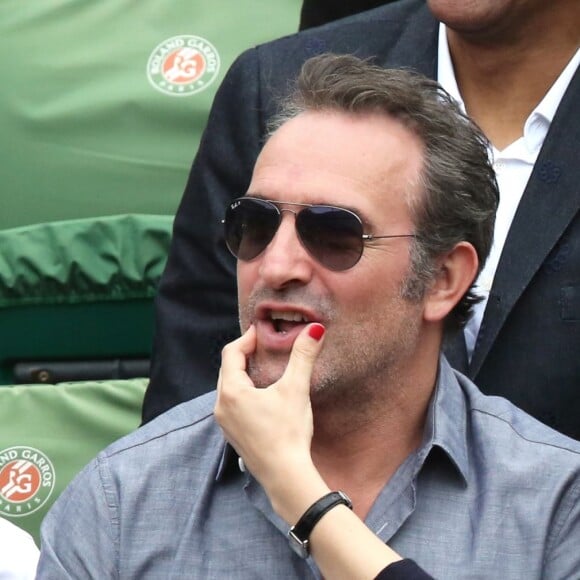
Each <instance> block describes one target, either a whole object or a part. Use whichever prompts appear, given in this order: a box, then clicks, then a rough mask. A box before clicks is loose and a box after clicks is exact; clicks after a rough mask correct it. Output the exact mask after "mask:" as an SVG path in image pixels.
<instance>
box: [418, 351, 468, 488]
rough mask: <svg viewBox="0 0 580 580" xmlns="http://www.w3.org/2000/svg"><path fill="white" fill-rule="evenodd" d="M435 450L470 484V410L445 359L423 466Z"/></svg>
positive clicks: (428, 427) (420, 462)
mask: <svg viewBox="0 0 580 580" xmlns="http://www.w3.org/2000/svg"><path fill="white" fill-rule="evenodd" d="M434 447H438V448H439V449H441V450H442V451H443V452H444V453H445V455H446V456H447V457H448V459H449V460H450V461H451V463H452V464H453V465H454V466H455V468H456V469H457V471H458V473H459V474H460V475H461V477H462V478H463V480H464V482H465V483H467V477H468V474H469V454H468V450H467V408H466V403H465V397H464V395H463V391H462V389H461V387H460V385H459V383H458V381H457V378H456V377H455V372H454V371H453V369H452V368H451V366H450V364H449V363H448V362H447V359H446V358H445V357H444V356H441V357H440V359H439V371H438V376H437V384H436V386H435V392H434V394H433V397H432V399H431V404H430V405H429V410H428V412H427V420H426V421H425V431H424V433H423V443H422V445H421V447H420V448H419V451H418V452H417V459H418V465H419V466H422V465H423V463H424V462H425V460H426V459H427V457H428V456H429V454H430V453H431V451H432V450H433V448H434Z"/></svg>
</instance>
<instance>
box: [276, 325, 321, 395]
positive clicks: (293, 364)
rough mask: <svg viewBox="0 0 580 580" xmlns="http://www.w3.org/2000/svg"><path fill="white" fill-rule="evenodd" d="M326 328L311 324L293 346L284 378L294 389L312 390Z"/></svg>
mask: <svg viewBox="0 0 580 580" xmlns="http://www.w3.org/2000/svg"><path fill="white" fill-rule="evenodd" d="M324 332H325V328H324V326H323V325H322V324H319V323H314V324H309V325H308V326H307V327H306V328H305V329H304V330H303V331H302V332H301V333H300V334H299V335H298V337H297V338H296V340H295V341H294V344H293V345H292V352H291V353H290V360H289V361H288V366H287V367H286V370H285V371H284V375H283V377H282V379H283V381H284V382H285V383H286V382H288V383H290V384H292V386H293V389H296V387H303V388H304V389H305V390H308V391H309V390H310V379H311V377H312V371H313V369H314V364H315V363H316V359H317V358H318V355H319V354H320V351H321V350H322V343H323V342H324Z"/></svg>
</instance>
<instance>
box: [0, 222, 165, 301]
mask: <svg viewBox="0 0 580 580" xmlns="http://www.w3.org/2000/svg"><path fill="white" fill-rule="evenodd" d="M171 224H172V218H171V217H169V216H149V215H146V216H143V215H125V216H113V217H102V218H91V219H83V220H72V221H62V222H55V223H46V224H39V225H33V226H25V227H21V228H15V229H10V230H4V231H0V248H2V252H1V253H0V308H6V307H13V306H24V305H34V304H45V305H46V304H76V303H84V302H94V301H103V300H126V299H136V298H151V297H152V296H154V294H155V289H156V285H157V282H158V280H159V277H160V276H161V273H162V272H163V268H164V266H165V261H166V257H167V252H168V248H169V242H170V238H171Z"/></svg>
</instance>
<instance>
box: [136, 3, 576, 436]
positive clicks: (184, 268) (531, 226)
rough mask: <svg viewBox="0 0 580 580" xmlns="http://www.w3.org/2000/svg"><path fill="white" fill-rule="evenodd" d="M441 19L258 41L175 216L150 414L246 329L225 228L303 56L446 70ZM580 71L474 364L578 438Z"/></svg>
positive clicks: (222, 105)
mask: <svg viewBox="0 0 580 580" xmlns="http://www.w3.org/2000/svg"><path fill="white" fill-rule="evenodd" d="M437 34H438V24H437V22H436V21H435V20H434V18H433V17H432V15H431V14H430V12H429V11H428V9H427V7H426V5H425V4H424V2H422V1H421V0H401V1H400V2H395V3H393V4H388V5H386V6H382V7H379V8H376V9H374V10H370V11H368V12H364V13H361V14H358V15H355V16H352V17H349V18H346V19H343V20H340V21H337V22H333V23H330V24H328V25H325V26H323V27H320V28H314V29H310V30H306V31H303V32H301V33H299V34H294V35H292V36H288V37H286V38H283V39H280V40H277V41H274V42H271V43H268V44H265V45H262V46H259V47H257V48H254V49H252V50H249V51H247V52H245V53H244V54H242V55H241V56H240V57H239V59H238V60H237V61H236V62H235V63H234V65H233V66H232V67H231V69H230V71H229V73H228V75H227V77H226V78H225V80H224V82H223V84H222V86H221V88H220V90H219V92H218V94H217V96H216V99H215V102H214V105H213V108H212V111H211V114H210V118H209V122H208V125H207V129H206V131H205V134H204V137H203V140H202V143H201V146H200V149H199V152H198V154H197V157H196V159H195V161H194V164H193V167H192V170H191V174H190V177H189V182H188V184H187V188H186V191H185V194H184V197H183V200H182V202H181V205H180V207H179V210H178V213H177V217H176V220H175V229H174V239H173V244H172V247H171V252H170V257H169V261H168V265H167V269H166V272H165V274H164V276H163V279H162V282H161V286H160V291H159V296H158V299H157V328H156V338H155V347H154V358H153V365H152V380H151V385H150V387H149V390H148V392H147V395H146V398H145V406H144V419H145V420H149V419H151V418H152V417H153V416H155V415H156V414H158V413H160V412H162V411H163V410H165V409H167V408H169V407H171V406H172V405H174V404H176V403H178V402H180V401H183V400H186V399H188V398H191V397H194V396H196V395H198V394H200V393H202V392H204V391H207V390H209V389H213V388H214V386H215V380H216V376H217V369H218V368H219V361H220V351H221V348H222V346H223V344H224V343H225V342H227V341H229V340H230V339H232V338H233V337H235V336H237V335H238V332H239V331H238V327H237V316H236V313H237V307H236V291H235V263H234V260H233V258H232V257H231V256H230V255H229V253H228V252H227V250H226V248H225V246H224V243H223V238H222V230H221V225H220V219H221V217H222V216H223V212H224V208H225V206H226V204H227V203H228V202H229V201H230V200H231V199H232V198H234V197H236V196H239V195H243V194H244V193H245V191H246V188H247V186H248V184H249V182H250V177H251V172H252V168H253V165H254V161H255V159H256V157H257V155H258V152H259V151H260V147H261V145H262V140H263V135H264V130H265V123H266V120H267V119H268V117H270V115H271V114H272V113H273V112H274V111H275V107H276V97H279V96H281V95H284V94H285V93H286V92H287V90H288V85H289V80H288V79H293V78H294V77H295V76H296V74H297V73H298V70H299V68H300V66H301V64H302V63H303V61H304V60H305V59H307V58H308V57H310V56H313V55H314V54H317V53H321V52H326V51H332V52H337V53H354V54H356V55H358V56H361V57H372V58H373V59H375V60H376V62H378V63H379V64H381V65H383V66H385V67H411V68H414V69H416V70H418V71H420V72H422V73H424V74H426V75H427V76H430V77H433V78H434V77H435V76H436V61H437ZM579 144H580V73H577V74H576V75H575V77H574V79H573V80H572V83H571V85H570V87H569V88H568V91H567V93H566V94H565V96H564V99H563V100H562V102H561V104H560V107H559V109H558V112H557V115H556V118H555V119H554V121H553V123H552V126H551V128H550V131H549V134H548V136H547V138H546V141H545V143H544V146H543V148H542V151H541V153H540V156H539V158H538V160H537V163H536V166H535V168H534V171H533V173H532V176H531V178H530V181H529V183H528V185H527V188H526V191H525V193H524V196H523V198H522V200H521V203H520V206H519V208H518V211H517V213H516V216H515V218H514V221H513V225H512V227H511V230H510V233H509V235H508V238H507V241H506V245H505V248H504V251H503V254H502V256H501V260H500V263H499V266H498V270H497V274H496V277H495V281H494V285H493V288H492V290H491V294H490V297H489V302H488V305H487V309H486V312H485V315H484V318H483V323H482V325H481V330H480V333H479V339H478V342H477V345H476V348H475V351H474V354H473V359H472V362H471V365H470V366H469V367H467V366H466V360H465V357H462V350H463V351H464V344H463V341H462V340H461V341H459V343H456V344H454V345H451V347H450V348H449V349H448V352H449V357H450V359H451V360H452V362H453V363H454V364H455V365H456V366H457V367H458V368H460V369H462V370H464V372H465V373H466V374H467V375H468V376H470V377H471V378H472V379H474V381H475V382H476V383H477V384H478V385H479V387H480V388H481V389H482V390H483V391H484V392H486V393H490V394H498V395H503V396H505V397H507V398H509V399H511V400H512V401H513V402H514V403H516V404H517V405H519V406H520V407H522V408H523V409H525V410H526V411H528V412H529V413H531V414H532V415H535V416H536V417H538V418H539V419H540V420H541V421H543V422H545V423H547V424H549V425H551V426H553V427H555V428H556V429H559V430H560V431H563V432H564V433H567V434H568V435H571V436H573V437H575V438H577V439H580V221H579V219H578V205H579V197H580V195H579V192H580V157H579V154H578V147H579Z"/></svg>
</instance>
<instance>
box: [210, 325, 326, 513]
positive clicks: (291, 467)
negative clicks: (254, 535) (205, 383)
mask: <svg viewBox="0 0 580 580" xmlns="http://www.w3.org/2000/svg"><path fill="white" fill-rule="evenodd" d="M323 334H324V327H322V325H320V324H317V323H316V324H310V325H308V326H307V327H306V328H305V329H304V330H303V331H302V332H301V333H300V334H299V335H298V337H297V338H296V341H295V342H294V345H293V347H292V352H291V353H290V359H289V361H288V365H287V367H286V370H285V371H284V374H283V376H282V377H281V378H280V379H279V380H278V381H276V382H275V383H274V384H272V385H270V386H269V387H267V388H264V389H257V388H255V386H254V384H253V383H252V381H251V379H250V377H249V376H248V374H247V372H246V369H247V357H248V356H249V355H251V354H252V353H253V352H254V351H255V349H256V330H255V328H254V327H253V326H250V328H249V329H248V330H247V331H246V332H245V333H244V335H243V336H242V337H240V338H239V339H237V340H235V341H234V342H232V343H230V344H228V345H227V346H226V347H225V348H224V350H223V353H222V366H221V369H220V375H219V379H218V386H217V391H218V396H217V402H216V407H215V417H216V420H217V422H218V423H219V425H220V426H221V428H222V429H223V431H224V434H225V436H226V438H227V440H228V441H229V442H230V443H231V444H232V446H233V447H234V448H235V450H236V451H237V452H238V454H239V455H240V456H241V457H242V459H243V460H244V463H245V465H246V467H247V468H248V469H249V471H250V472H251V473H252V474H253V475H254V477H256V479H258V481H259V482H260V483H261V484H262V486H263V487H264V489H265V490H266V493H268V495H269V497H270V499H271V501H272V504H273V506H274V509H276V504H277V503H278V502H277V501H276V500H277V498H278V497H279V499H280V502H282V503H284V504H285V505H290V504H291V503H292V502H288V494H289V493H291V489H296V486H297V484H298V483H299V482H301V481H302V480H304V479H308V481H309V484H310V487H311V488H312V493H313V494H319V493H320V490H323V489H325V485H324V483H323V482H322V480H321V478H320V476H319V475H318V472H317V471H316V469H315V467H314V465H313V463H312V459H311V455H310V444H311V441H312V433H313V420H312V408H311V405H310V379H311V376H312V370H313V368H314V364H315V362H316V359H317V357H318V354H319V353H320V351H321V349H322V343H323ZM297 480H298V481H297ZM315 499H317V497H315ZM305 501H308V500H306V499H302V500H301V501H300V505H297V506H296V510H301V509H302V508H303V507H304V502H305ZM306 507H308V506H306ZM282 511H286V510H284V509H283V510H282ZM293 512H294V509H290V511H289V512H287V514H284V513H280V515H281V516H282V517H284V519H286V518H292V516H293V515H294V514H293Z"/></svg>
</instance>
